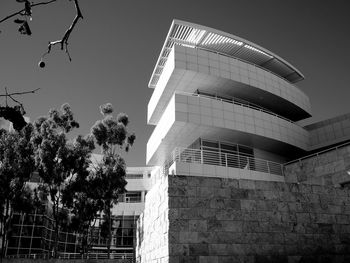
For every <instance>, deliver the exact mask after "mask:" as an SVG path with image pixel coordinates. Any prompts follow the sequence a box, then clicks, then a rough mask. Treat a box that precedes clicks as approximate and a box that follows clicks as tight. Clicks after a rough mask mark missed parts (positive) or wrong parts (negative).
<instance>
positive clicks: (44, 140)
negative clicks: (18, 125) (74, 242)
mask: <svg viewBox="0 0 350 263" xmlns="http://www.w3.org/2000/svg"><path fill="white" fill-rule="evenodd" d="M78 127H79V124H78V122H77V121H75V119H74V116H73V113H72V111H71V108H70V106H69V105H68V104H64V105H62V107H61V110H60V111H58V110H55V109H52V110H50V111H49V113H48V115H47V116H45V117H40V118H38V120H37V121H35V123H34V132H33V135H32V138H31V143H32V145H33V148H34V155H35V164H36V169H37V171H38V173H39V176H40V178H41V183H40V189H41V191H42V192H44V193H47V194H48V198H49V200H50V201H51V202H52V215H53V218H54V222H55V224H54V228H55V235H54V247H53V248H52V249H53V251H54V255H55V256H57V249H58V233H59V225H60V213H61V211H62V208H63V205H64V203H62V192H63V191H64V189H65V187H66V185H67V184H66V181H67V180H68V179H69V178H70V177H71V176H72V175H73V174H75V173H79V172H80V168H81V164H80V162H84V161H85V160H84V157H85V156H81V155H80V153H81V152H80V151H79V149H77V147H79V146H80V145H78V144H72V143H70V142H69V141H68V139H67V134H68V133H69V132H70V131H71V130H73V129H74V128H78ZM77 145H78V146H77ZM79 161H80V162H79Z"/></svg>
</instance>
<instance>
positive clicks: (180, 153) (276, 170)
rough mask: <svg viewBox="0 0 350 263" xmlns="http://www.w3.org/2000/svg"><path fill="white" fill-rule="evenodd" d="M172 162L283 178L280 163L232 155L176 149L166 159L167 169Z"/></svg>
mask: <svg viewBox="0 0 350 263" xmlns="http://www.w3.org/2000/svg"><path fill="white" fill-rule="evenodd" d="M174 162H182V163H198V164H209V165H217V166H224V167H231V168H238V169H246V170H251V171H257V172H263V173H269V174H274V175H280V176H283V165H282V164H280V163H276V162H271V161H267V160H264V159H259V158H254V157H249V156H243V155H239V154H232V153H223V152H215V151H206V150H199V149H189V148H180V147H177V148H175V149H174V151H173V152H172V154H171V156H170V158H169V159H168V162H167V167H168V168H169V167H170V166H171V165H172V164H173V163H174Z"/></svg>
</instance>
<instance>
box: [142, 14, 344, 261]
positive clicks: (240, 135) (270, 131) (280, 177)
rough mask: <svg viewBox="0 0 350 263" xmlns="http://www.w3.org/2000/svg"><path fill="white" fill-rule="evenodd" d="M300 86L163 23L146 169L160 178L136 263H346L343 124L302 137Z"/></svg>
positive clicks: (304, 99)
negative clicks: (154, 170) (165, 31)
mask: <svg viewBox="0 0 350 263" xmlns="http://www.w3.org/2000/svg"><path fill="white" fill-rule="evenodd" d="M303 79H304V76H303V74H302V73H301V72H300V71H299V70H298V69H297V68H296V67H294V66H293V65H291V64H290V63H288V62H287V61H286V60H284V59H282V58H281V57H279V56H278V55H276V54H274V53H273V52H271V51H269V50H267V49H265V48H263V47H261V46H259V45H257V44H254V43H252V42H250V41H247V40H245V39H242V38H240V37H238V36H234V35H232V34H228V33H225V32H222V31H219V30H216V29H212V28H209V27H205V26H201V25H197V24H193V23H188V22H185V21H180V20H174V21H173V22H172V24H171V26H170V29H169V32H168V34H167V36H166V39H165V42H164V44H163V47H162V50H161V52H160V56H159V58H158V60H157V63H156V65H155V68H154V71H153V73H152V76H151V80H150V82H149V85H148V86H149V88H152V89H154V90H153V94H152V96H151V98H150V101H149V103H148V124H150V125H155V128H154V131H153V133H152V135H151V136H150V138H149V141H148V143H147V165H153V166H158V167H160V168H159V171H158V176H157V177H156V178H157V180H155V183H154V184H153V186H152V189H151V190H150V191H149V192H148V194H147V197H146V203H145V210H144V213H143V214H142V215H141V216H140V220H139V224H138V238H137V259H138V260H139V262H147V263H149V262H152V263H156V262H157V263H158V262H172V263H180V262H197V263H198V262H199V263H205V262H214V263H218V262H309V261H308V260H326V261H327V259H331V261H332V260H333V259H336V260H339V262H346V260H347V259H348V258H349V256H348V255H349V254H350V243H349V242H347V241H346V240H347V237H348V236H349V234H350V225H349V222H350V221H349V219H350V218H349V213H348V210H347V209H348V208H349V207H350V206H349V205H350V203H349V192H348V190H347V189H346V188H344V187H341V186H344V185H346V182H347V181H350V177H349V174H350V159H349V157H350V154H349V151H348V149H349V146H348V142H349V139H350V137H349V136H350V118H349V117H350V116H349V115H344V116H341V117H338V118H334V119H332V120H328V121H324V122H320V123H317V124H313V125H309V126H305V127H303V126H302V125H300V124H299V123H298V121H300V120H303V119H305V118H308V117H310V116H311V105H310V101H309V98H308V96H307V95H306V94H305V93H304V92H303V91H302V90H301V89H300V88H298V87H297V86H296V83H297V82H299V81H302V80H303ZM322 150H325V151H326V152H320V153H319V151H322ZM314 153H317V154H315V155H311V156H309V155H310V154H314ZM330 153H331V154H330ZM301 157H304V158H303V159H299V160H298V161H296V162H295V161H293V160H295V159H297V158H301ZM335 178H337V179H335ZM336 187H338V188H336ZM346 236H347V237H346ZM305 260H306V261H305Z"/></svg>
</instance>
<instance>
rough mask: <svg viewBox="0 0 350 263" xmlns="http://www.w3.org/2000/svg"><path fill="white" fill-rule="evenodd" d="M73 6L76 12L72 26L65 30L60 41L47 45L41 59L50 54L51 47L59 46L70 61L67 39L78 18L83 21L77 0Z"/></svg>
mask: <svg viewBox="0 0 350 263" xmlns="http://www.w3.org/2000/svg"><path fill="white" fill-rule="evenodd" d="M74 5H75V10H76V16H75V17H74V20H73V22H72V24H71V25H70V26H69V28H68V29H67V30H66V32H65V33H64V35H63V37H62V39H60V40H56V41H51V42H49V45H48V47H47V52H45V53H44V54H43V57H44V56H45V55H47V54H49V53H50V51H51V48H52V46H55V45H57V44H60V45H61V50H65V52H66V53H67V56H68V58H69V60H70V61H71V60H72V58H71V56H70V54H69V51H68V39H69V37H70V34H71V33H72V31H73V29H74V27H75V25H76V24H77V22H78V20H79V18H81V19H83V14H82V13H81V10H80V6H79V2H78V0H74Z"/></svg>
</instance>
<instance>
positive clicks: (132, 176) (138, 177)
mask: <svg viewBox="0 0 350 263" xmlns="http://www.w3.org/2000/svg"><path fill="white" fill-rule="evenodd" d="M140 178H141V179H142V178H143V174H126V179H140Z"/></svg>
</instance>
